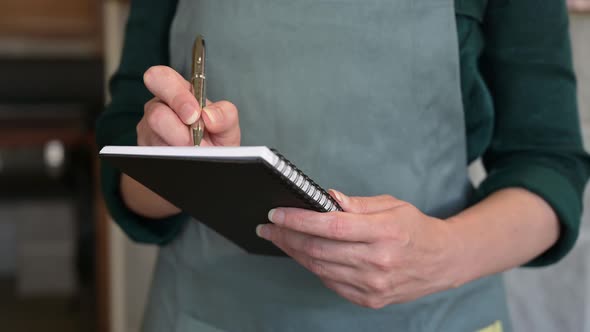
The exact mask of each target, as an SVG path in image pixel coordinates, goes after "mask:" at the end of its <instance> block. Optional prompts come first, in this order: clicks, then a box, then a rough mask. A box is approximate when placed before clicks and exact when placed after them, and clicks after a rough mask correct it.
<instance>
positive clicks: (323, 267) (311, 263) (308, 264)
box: [259, 225, 359, 285]
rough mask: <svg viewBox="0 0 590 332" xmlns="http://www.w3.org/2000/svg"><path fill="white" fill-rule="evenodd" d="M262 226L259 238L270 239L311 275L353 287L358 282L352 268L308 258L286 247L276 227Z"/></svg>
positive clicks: (302, 253)
mask: <svg viewBox="0 0 590 332" xmlns="http://www.w3.org/2000/svg"><path fill="white" fill-rule="evenodd" d="M263 226H264V228H263V229H261V230H259V232H260V233H261V237H263V238H264V237H265V236H269V237H271V238H272V239H271V240H270V241H272V242H273V244H275V245H276V246H277V247H279V248H280V249H281V250H283V251H284V252H285V253H286V254H287V255H289V256H290V257H292V258H293V259H294V260H295V261H296V262H298V263H299V264H301V265H302V266H303V267H305V268H306V269H308V270H309V271H310V272H312V273H313V274H315V275H317V276H318V277H320V278H322V279H324V278H326V279H331V280H337V281H339V282H345V283H350V284H353V285H354V284H356V283H358V281H359V280H355V277H356V276H357V275H358V273H356V271H355V269H354V268H353V267H351V266H347V265H343V264H338V263H334V262H331V261H324V260H320V259H315V258H313V257H310V256H308V255H307V254H305V253H304V252H301V251H298V250H296V249H294V248H292V247H290V246H289V245H287V244H286V242H285V241H283V240H282V239H281V237H282V236H281V235H280V230H278V227H276V226H273V225H263ZM273 227H274V228H275V230H274V232H273V231H271V228H273ZM273 233H274V234H273Z"/></svg>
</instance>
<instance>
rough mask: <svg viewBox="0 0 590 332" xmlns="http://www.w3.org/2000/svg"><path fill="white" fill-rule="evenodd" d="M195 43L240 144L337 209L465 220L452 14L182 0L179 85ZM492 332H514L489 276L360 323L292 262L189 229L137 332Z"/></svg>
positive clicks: (173, 249) (175, 52)
mask: <svg viewBox="0 0 590 332" xmlns="http://www.w3.org/2000/svg"><path fill="white" fill-rule="evenodd" d="M198 33H201V34H203V35H204V36H205V37H206V40H207V47H208V48H207V51H208V59H207V61H208V62H207V65H208V72H207V79H208V97H209V99H212V100H220V99H227V100H230V101H232V102H233V103H235V104H236V105H237V107H238V109H239V111H240V122H241V127H242V133H243V140H242V142H243V145H269V146H273V147H275V148H278V150H279V151H281V152H282V153H283V154H284V155H286V156H287V157H288V158H289V159H291V160H292V161H293V162H294V163H295V164H296V165H298V166H299V167H300V168H301V169H302V170H303V171H305V172H306V173H307V174H308V175H310V176H311V177H312V178H313V179H315V180H317V182H318V183H319V184H320V185H322V186H324V187H327V188H331V187H332V188H337V189H339V190H341V191H343V192H344V193H347V194H349V195H362V196H370V195H377V194H384V193H386V194H391V195H394V196H396V197H398V198H401V199H404V200H407V201H409V202H411V203H412V204H414V205H416V206H417V207H418V208H420V209H421V210H422V211H424V212H425V213H427V214H430V215H433V216H437V217H440V218H444V217H448V216H450V215H453V214H455V213H457V212H459V211H461V210H462V209H464V208H465V207H466V204H467V202H468V199H469V195H470V192H471V186H470V184H469V180H468V176H467V167H466V156H465V153H466V145H465V128H464V113H463V108H462V104H461V96H460V82H459V64H458V61H459V55H458V44H457V32H456V25H455V18H454V8H453V3H452V0H362V1H361V0H249V1H245V0H180V1H179V4H178V9H177V14H176V18H175V19H174V22H173V25H172V28H171V36H170V37H171V38H170V52H171V62H172V66H173V67H174V68H175V69H177V70H178V71H179V72H181V73H182V74H183V75H184V76H185V77H187V78H188V77H189V64H190V55H191V47H192V42H193V40H194V38H195V36H196V35H197V34H198ZM253 190H255V188H253ZM245 199H247V198H245ZM228 208H231V206H228ZM235 222H236V223H238V222H241V221H240V220H235ZM260 222H264V221H263V220H261V221H260ZM252 232H254V229H252ZM494 323H495V325H494V326H496V327H497V326H498V325H499V324H502V325H503V327H504V330H505V331H507V330H510V326H509V320H508V315H507V310H506V304H505V298H504V290H503V285H502V280H501V278H500V277H499V276H493V277H488V278H484V279H481V280H477V281H475V282H472V283H470V284H467V285H465V286H463V287H461V288H458V289H453V290H450V291H445V292H441V293H437V294H434V295H431V296H427V297H424V298H421V299H419V300H417V301H414V302H411V303H406V304H393V305H389V306H387V307H385V308H383V309H380V310H372V309H367V308H362V307H359V306H356V305H354V304H352V303H350V302H348V301H346V300H345V299H343V298H341V297H339V296H338V295H336V294H335V293H333V292H332V291H331V290H328V289H326V288H325V287H324V286H323V285H322V283H321V282H320V281H319V280H318V279H317V278H316V277H315V276H314V275H312V274H311V273H309V272H308V271H307V270H305V269H304V268H302V267H301V266H299V265H298V264H296V263H295V262H294V261H293V260H291V259H289V258H284V257H263V256H255V255H249V254H247V253H245V252H244V251H242V250H241V249H240V248H238V247H236V246H235V245H233V244H232V243H230V242H228V241H227V240H225V239H224V238H222V237H221V236H219V235H217V234H216V233H214V232H213V231H211V230H210V229H208V228H206V227H205V226H203V225H202V224H200V223H199V222H198V221H196V220H195V221H193V222H191V223H189V224H188V225H187V227H186V228H185V229H184V231H183V233H182V234H181V235H180V236H179V237H178V238H177V239H176V240H175V241H174V242H173V243H172V244H170V245H168V246H166V247H163V248H162V249H161V250H160V255H159V259H158V264H157V267H156V271H155V276H154V281H153V285H152V291H151V293H150V298H149V304H148V307H147V310H146V312H145V317H144V331H179V332H185V331H252V332H254V331H256V332H260V331H477V330H479V329H482V328H485V327H486V326H490V325H492V324H494Z"/></svg>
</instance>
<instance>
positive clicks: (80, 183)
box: [0, 0, 590, 332]
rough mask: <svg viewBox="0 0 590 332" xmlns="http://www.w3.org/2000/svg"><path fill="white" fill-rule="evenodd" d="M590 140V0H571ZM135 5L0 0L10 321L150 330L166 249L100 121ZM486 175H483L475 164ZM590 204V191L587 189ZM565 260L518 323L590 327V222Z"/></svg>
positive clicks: (512, 294)
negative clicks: (127, 212)
mask: <svg viewBox="0 0 590 332" xmlns="http://www.w3.org/2000/svg"><path fill="white" fill-rule="evenodd" d="M568 4H569V5H570V7H571V33H572V41H573V48H574V60H575V67H576V71H577V75H578V79H579V92H580V95H579V97H580V111H581V119H582V124H583V129H584V135H585V143H586V146H589V145H588V144H590V0H570V1H569V2H568ZM128 9H129V3H128V1H125V0H60V1H50V0H2V1H1V2H0V74H1V79H0V330H2V331H15V332H19V331H38V330H43V331H63V332H69V331H97V332H108V331H110V332H125V331H130V332H134V331H138V330H139V324H140V322H141V316H142V312H143V306H144V304H145V299H146V295H147V290H148V287H149V283H150V276H151V271H152V269H153V264H154V261H155V255H156V250H157V249H156V248H155V247H150V246H142V245H138V244H134V243H132V242H130V241H129V240H128V239H127V238H126V237H125V236H124V235H123V234H122V233H121V231H120V230H119V229H118V228H117V227H116V226H114V225H113V223H111V222H110V220H109V218H108V216H107V214H106V212H105V210H104V206H103V205H102V201H101V199H100V196H99V195H98V187H97V184H98V179H97V172H98V170H97V165H98V164H97V159H96V156H97V151H96V146H95V145H94V132H93V130H94V128H93V124H94V121H95V119H96V117H97V115H98V114H99V113H100V112H101V111H102V109H103V105H104V103H105V102H107V101H108V95H107V94H106V90H105V84H106V78H107V77H109V76H110V75H111V74H112V73H113V71H114V70H115V69H116V67H117V65H118V61H119V58H120V52H121V45H122V37H123V30H124V26H125V20H126V17H127V14H128ZM470 170H471V175H472V178H473V181H474V182H475V183H477V182H479V181H480V180H481V178H482V177H483V176H484V174H483V171H482V169H481V166H480V165H478V164H477V163H476V164H474V165H472V167H471V169H470ZM585 202H586V205H587V206H590V196H589V195H587V196H586V199H585ZM584 218H585V221H584V226H583V228H582V234H581V237H580V240H579V242H578V244H577V247H576V249H575V250H574V251H573V253H572V254H570V255H569V256H568V257H567V258H566V259H565V260H564V261H562V262H560V263H559V264H557V265H555V266H552V267H549V268H545V269H541V270H524V269H519V270H516V271H512V272H509V273H508V274H507V276H506V279H507V285H508V293H509V300H510V309H511V311H512V316H513V320H514V325H515V328H516V331H588V332H590V226H588V221H590V220H588V219H590V215H589V214H588V213H587V214H586V215H585V217H584Z"/></svg>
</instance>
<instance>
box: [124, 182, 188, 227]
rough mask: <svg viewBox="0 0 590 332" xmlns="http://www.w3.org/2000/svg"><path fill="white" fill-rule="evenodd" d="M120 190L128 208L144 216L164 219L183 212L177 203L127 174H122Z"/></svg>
mask: <svg viewBox="0 0 590 332" xmlns="http://www.w3.org/2000/svg"><path fill="white" fill-rule="evenodd" d="M120 192H121V198H122V200H123V202H124V203H125V205H126V206H127V208H128V209H129V210H131V211H133V212H134V213H136V214H138V215H140V216H142V217H146V218H150V219H162V218H167V217H171V216H173V215H176V214H178V213H180V212H181V210H180V209H179V208H177V207H176V206H175V205H173V204H172V203H170V202H168V201H167V200H165V199H164V198H162V197H161V196H159V195H158V194H156V193H154V192H153V191H151V190H150V189H148V188H147V187H145V186H144V185H143V184H141V183H139V182H137V181H136V180H134V179H132V178H131V177H129V176H127V175H126V174H121V180H120Z"/></svg>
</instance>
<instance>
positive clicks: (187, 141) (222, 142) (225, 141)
mask: <svg viewBox="0 0 590 332" xmlns="http://www.w3.org/2000/svg"><path fill="white" fill-rule="evenodd" d="M143 80H144V83H145V86H146V87H147V88H148V90H150V92H151V93H153V94H154V96H155V97H154V98H153V99H151V100H150V101H148V102H147V103H146V104H145V105H144V115H143V118H142V119H141V121H140V122H139V124H138V125H137V144H138V145H160V146H162V145H164V146H166V145H173V146H190V145H193V141H192V135H191V134H190V131H189V128H188V126H189V125H192V124H194V123H195V122H197V121H198V120H199V117H200V116H201V115H202V116H203V121H204V122H205V136H204V137H203V142H202V143H201V145H202V146H211V145H214V146H236V145H240V125H239V121H238V110H237V108H236V107H235V106H234V105H233V104H232V103H230V102H228V101H218V102H215V103H211V102H208V103H207V106H206V107H205V108H204V109H203V110H202V111H203V112H201V108H200V106H199V103H198V102H197V100H196V99H195V97H194V95H193V93H192V92H191V84H190V82H188V81H187V80H185V79H184V78H183V77H182V76H181V75H180V74H179V73H177V72H176V71H175V70H174V69H172V68H170V67H166V66H154V67H151V68H150V69H148V70H147V71H146V72H145V74H144V76H143Z"/></svg>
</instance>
